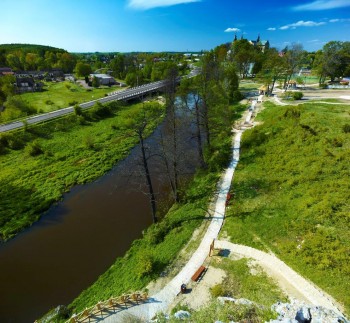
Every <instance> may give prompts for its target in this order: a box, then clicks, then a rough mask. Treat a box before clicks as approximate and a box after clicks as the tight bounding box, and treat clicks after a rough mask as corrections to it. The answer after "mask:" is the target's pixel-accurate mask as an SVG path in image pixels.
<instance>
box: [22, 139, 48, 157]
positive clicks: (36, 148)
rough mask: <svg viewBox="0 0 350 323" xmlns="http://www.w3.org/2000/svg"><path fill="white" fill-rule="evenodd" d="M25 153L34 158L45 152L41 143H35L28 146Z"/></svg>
mask: <svg viewBox="0 0 350 323" xmlns="http://www.w3.org/2000/svg"><path fill="white" fill-rule="evenodd" d="M25 151H26V153H27V154H28V155H29V156H32V157H35V156H38V155H40V154H42V153H43V152H44V151H43V149H42V147H41V146H40V144H39V142H37V141H33V142H32V143H29V144H28V145H27V146H26V148H25Z"/></svg>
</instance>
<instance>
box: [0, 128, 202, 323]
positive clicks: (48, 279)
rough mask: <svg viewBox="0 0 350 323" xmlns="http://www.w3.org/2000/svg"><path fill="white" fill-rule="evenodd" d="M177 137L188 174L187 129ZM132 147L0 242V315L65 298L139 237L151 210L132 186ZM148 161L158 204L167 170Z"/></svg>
mask: <svg viewBox="0 0 350 323" xmlns="http://www.w3.org/2000/svg"><path fill="white" fill-rule="evenodd" d="M182 125H183V126H186V122H183V123H182ZM187 127H188V124H187ZM166 128H167V125H166V122H165V123H163V124H162V125H161V126H159V127H158V128H157V130H156V131H155V132H154V133H153V134H152V135H151V136H150V138H148V139H147V141H146V143H147V145H149V146H150V147H151V148H152V149H155V148H159V142H158V139H159V136H160V133H161V131H164V129H166ZM187 130H188V129H187ZM180 142H181V145H182V148H181V149H182V154H181V155H182V156H184V159H182V160H181V161H180V163H181V164H182V166H181V167H182V172H183V173H184V174H186V175H184V177H185V176H187V177H188V175H189V174H191V173H192V174H193V172H194V169H195V165H196V164H197V158H196V156H195V154H194V153H193V151H194V149H193V148H194V147H195V143H194V142H193V141H192V140H191V139H190V136H189V135H188V133H187V134H183V139H182V140H181V141H180ZM138 152H139V147H135V148H134V149H133V150H132V152H131V154H130V155H129V156H128V157H127V158H126V159H125V160H124V161H122V162H120V163H119V164H118V165H117V166H116V167H115V168H114V169H113V170H111V171H110V172H109V173H108V174H106V175H104V176H103V177H101V178H100V179H98V180H97V181H95V182H93V183H90V184H87V185H83V186H77V187H74V188H73V189H72V190H71V191H70V192H69V193H67V194H65V195H64V198H63V200H62V202H59V203H58V204H57V205H55V206H53V207H51V209H50V210H49V211H48V212H47V214H45V215H44V216H43V217H42V219H41V220H40V221H38V222H37V223H35V224H34V225H33V226H32V227H31V228H29V229H27V230H26V231H24V232H23V233H21V234H19V235H18V236H17V237H16V238H14V239H13V240H11V241H9V242H7V243H5V244H3V245H0V299H1V301H0V322H33V321H34V320H35V319H37V318H39V317H40V316H42V315H43V314H45V313H46V312H47V311H48V310H49V309H51V308H54V307H56V306H57V305H59V304H65V305H67V304H69V303H70V302H71V301H72V300H73V299H74V298H75V297H76V296H78V295H79V293H80V292H81V291H82V290H84V289H85V288H87V287H88V286H89V285H91V283H93V282H94V281H95V280H96V279H97V277H98V276H99V275H100V274H102V273H103V272H104V271H106V269H107V268H108V267H109V266H111V264H112V263H113V262H114V260H115V259H116V257H118V256H122V255H123V254H124V253H125V251H126V250H128V248H129V247H130V245H131V243H132V241H133V240H135V239H137V238H140V237H141V236H142V230H144V229H145V228H147V227H148V226H149V225H150V224H151V222H152V217H151V212H150V206H149V200H148V197H147V196H146V195H145V194H144V189H142V188H141V189H140V184H141V183H143V182H144V179H143V177H142V176H141V175H140V174H138V172H132V170H134V169H136V168H137V167H138V166H137V165H138V161H137V158H136V156H137V155H138ZM150 162H151V172H152V179H153V181H154V183H155V186H156V192H157V199H158V201H161V202H162V205H163V207H164V208H165V209H166V208H167V207H169V206H170V203H169V202H168V201H169V196H170V187H169V185H168V180H167V176H166V175H165V173H164V168H163V166H162V163H161V162H160V160H159V159H158V160H157V159H155V158H153V159H150Z"/></svg>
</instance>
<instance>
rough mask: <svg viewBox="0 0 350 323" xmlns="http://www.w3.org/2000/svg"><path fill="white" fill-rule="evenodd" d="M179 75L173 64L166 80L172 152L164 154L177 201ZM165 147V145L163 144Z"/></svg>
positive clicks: (167, 115)
mask: <svg viewBox="0 0 350 323" xmlns="http://www.w3.org/2000/svg"><path fill="white" fill-rule="evenodd" d="M177 77H178V70H177V69H176V67H175V66H172V68H170V69H169V70H168V75H167V78H166V80H165V82H166V87H165V95H166V109H167V113H166V117H167V118H168V119H169V124H170V127H171V130H170V137H171V138H170V142H171V143H170V146H171V154H170V156H169V154H166V153H165V154H164V157H165V163H166V168H167V172H168V177H169V179H170V185H171V188H172V192H173V195H174V200H175V202H178V201H179V195H178V190H179V168H178V158H179V153H178V125H177V119H178V118H177V115H176V109H177V107H176V104H175V99H176V96H175V94H176V85H177ZM163 147H164V146H163ZM169 164H170V165H171V171H170V169H169ZM171 174H172V176H171Z"/></svg>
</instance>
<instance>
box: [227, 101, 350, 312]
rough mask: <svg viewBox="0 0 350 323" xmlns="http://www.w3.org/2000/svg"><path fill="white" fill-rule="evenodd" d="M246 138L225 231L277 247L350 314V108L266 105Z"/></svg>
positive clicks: (256, 243)
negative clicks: (258, 122)
mask: <svg viewBox="0 0 350 323" xmlns="http://www.w3.org/2000/svg"><path fill="white" fill-rule="evenodd" d="M264 105H265V109H264V110H263V112H261V113H260V114H259V116H258V119H257V120H259V121H261V124H260V125H259V126H256V127H255V128H253V129H251V130H248V131H246V132H245V133H244V135H243V139H242V151H241V159H240V162H239V164H238V167H237V170H236V173H235V178H234V184H233V190H234V193H235V200H234V204H235V207H233V208H230V209H229V210H228V212H227V219H226V222H225V225H224V228H223V231H224V232H226V233H227V234H228V235H229V236H230V239H231V241H232V242H235V243H240V244H244V245H248V246H252V247H255V248H258V249H261V250H264V251H268V250H272V251H273V252H274V253H275V254H276V255H277V256H278V257H279V258H280V259H282V260H283V261H285V262H286V263H287V264H288V265H289V266H291V267H292V268H293V269H295V270H296V271H298V272H300V273H301V274H302V275H303V276H305V277H308V278H309V279H310V280H311V281H313V282H314V283H316V284H317V285H318V286H320V287H321V288H323V289H324V290H325V291H326V292H328V293H329V294H331V295H332V296H334V297H335V299H337V300H338V301H339V302H340V303H342V304H343V305H344V307H345V310H346V312H347V314H349V313H350V293H349V290H350V282H349V279H348V277H349V275H350V267H349V263H350V233H349V232H350V231H349V214H350V206H349V201H350V182H349V178H350V168H349V160H350V106H349V105H342V104H338V105H327V104H322V103H307V104H303V105H299V106H286V107H281V106H276V105H274V104H272V103H265V104H264Z"/></svg>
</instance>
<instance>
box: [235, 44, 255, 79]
mask: <svg viewBox="0 0 350 323" xmlns="http://www.w3.org/2000/svg"><path fill="white" fill-rule="evenodd" d="M256 56H257V52H256V50H255V48H254V46H253V45H252V44H251V43H249V41H248V40H247V39H240V40H236V41H234V42H233V44H232V59H233V62H234V63H235V64H236V67H237V70H238V72H239V74H240V76H241V77H242V78H245V77H247V75H248V74H249V71H250V69H251V67H252V64H254V62H255V61H256Z"/></svg>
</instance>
